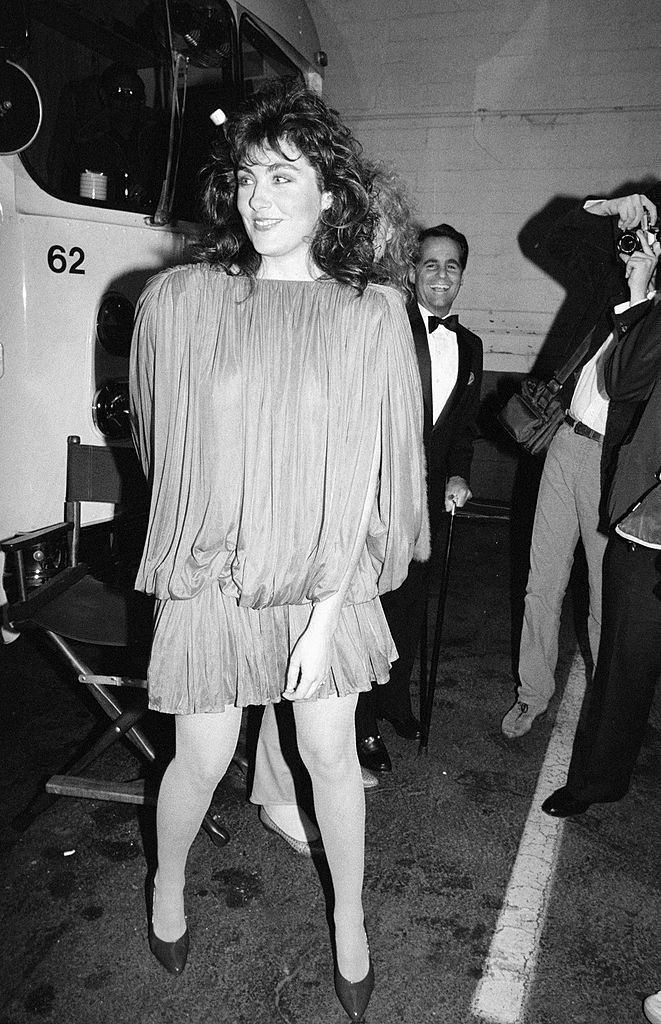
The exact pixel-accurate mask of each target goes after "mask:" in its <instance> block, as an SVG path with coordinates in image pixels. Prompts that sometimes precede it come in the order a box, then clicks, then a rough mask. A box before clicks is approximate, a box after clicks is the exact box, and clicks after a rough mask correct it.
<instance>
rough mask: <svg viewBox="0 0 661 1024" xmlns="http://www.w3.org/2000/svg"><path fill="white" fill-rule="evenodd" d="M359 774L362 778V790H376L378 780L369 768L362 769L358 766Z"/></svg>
mask: <svg viewBox="0 0 661 1024" xmlns="http://www.w3.org/2000/svg"><path fill="white" fill-rule="evenodd" d="M360 774H361V775H362V777H363V789H376V788H377V786H378V785H379V780H378V778H377V776H376V774H375V773H374V772H371V771H370V770H369V768H363V766H362V764H361V766H360Z"/></svg>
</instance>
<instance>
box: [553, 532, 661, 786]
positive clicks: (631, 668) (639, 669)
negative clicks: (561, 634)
mask: <svg viewBox="0 0 661 1024" xmlns="http://www.w3.org/2000/svg"><path fill="white" fill-rule="evenodd" d="M603 586H604V598H603V610H602V624H601V642H600V646H599V657H598V659H597V667H596V669H595V673H594V678H593V681H592V685H591V687H590V689H589V691H588V704H587V708H586V712H585V713H584V715H583V718H582V721H581V722H580V723H579V728H578V731H577V733H576V738H575V740H574V747H573V750H572V758H571V764H570V766H569V773H568V776H567V788H568V789H569V791H570V792H571V794H572V795H573V796H574V797H576V798H577V799H579V800H589V801H595V802H599V800H618V799H619V798H620V797H622V796H624V794H625V793H626V792H627V791H628V789H629V785H630V781H631V774H632V772H633V769H634V767H635V764H636V761H637V759H638V755H639V753H640V748H641V746H642V742H643V737H644V735H645V727H646V725H647V719H648V717H649V713H650V708H651V706H652V701H653V699H654V691H655V688H656V685H657V682H658V681H659V678H660V677H661V551H658V550H656V549H654V548H646V547H643V546H642V545H635V546H634V545H632V544H630V543H628V542H627V541H625V540H623V539H622V538H621V537H619V536H618V535H617V534H613V535H612V536H611V538H610V540H609V542H608V546H607V548H606V554H605V556H604V571H603Z"/></svg>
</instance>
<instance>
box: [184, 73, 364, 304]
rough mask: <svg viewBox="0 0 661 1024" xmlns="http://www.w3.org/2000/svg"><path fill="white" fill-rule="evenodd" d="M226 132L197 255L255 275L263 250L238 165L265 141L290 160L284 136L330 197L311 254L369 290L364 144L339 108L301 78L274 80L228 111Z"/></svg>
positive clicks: (212, 169) (329, 270)
mask: <svg viewBox="0 0 661 1024" xmlns="http://www.w3.org/2000/svg"><path fill="white" fill-rule="evenodd" d="M223 134H224V138H223V139H220V140H219V142H218V144H217V146H216V148H215V151H214V153H213V157H212V161H211V163H210V164H209V166H208V167H207V168H206V169H205V172H204V184H203V192H202V204H203V210H204V220H205V232H204V234H203V236H202V238H201V241H200V243H199V245H197V246H195V247H194V250H193V253H192V255H193V258H194V259H197V260H199V261H204V262H208V263H217V264H220V265H222V266H223V267H224V268H225V270H226V271H227V273H230V274H246V275H248V276H250V277H254V276H255V274H256V273H257V271H258V269H259V266H260V264H261V256H260V255H259V253H258V252H256V250H255V249H254V247H253V245H252V243H251V241H250V239H249V238H248V235H247V234H246V231H245V229H244V227H243V222H242V220H241V217H240V215H239V213H238V210H237V206H236V171H237V168H238V167H239V166H240V165H241V164H243V163H249V162H250V161H251V160H254V158H255V155H256V154H258V153H259V151H260V150H261V149H264V148H265V147H267V148H269V149H272V150H274V151H275V152H277V153H280V154H281V155H282V156H283V157H284V158H285V159H287V155H286V154H285V153H283V151H282V145H283V143H284V144H286V145H287V147H288V148H290V149H293V150H296V152H297V153H300V154H302V155H303V156H305V157H306V158H307V160H309V162H310V164H311V166H312V167H313V168H314V170H315V172H316V174H317V180H318V182H319V187H320V189H321V190H322V191H326V192H329V193H330V194H331V196H332V203H331V205H330V206H329V207H328V209H326V210H323V211H322V213H321V215H320V217H319V221H318V223H317V227H316V230H315V234H314V237H313V239H312V242H311V245H310V256H311V258H312V260H313V261H314V263H315V264H316V265H317V266H318V267H319V269H320V270H322V271H323V273H324V274H327V275H328V276H329V277H332V278H334V279H335V280H336V281H340V282H342V283H345V284H349V285H351V286H352V287H354V288H356V289H357V291H358V292H362V291H364V289H365V286H366V285H367V282H368V280H369V279H370V273H371V269H372V262H373V258H374V250H373V246H372V235H373V231H374V215H373V211H372V208H371V205H370V197H369V194H368V190H367V185H366V180H365V179H366V172H365V168H364V165H363V161H362V158H361V147H360V144H359V143H358V142H357V141H356V139H355V138H354V137H353V135H352V134H351V131H350V130H349V128H347V127H346V125H344V124H343V123H342V121H341V120H340V118H339V115H338V114H337V112H336V111H334V110H332V109H331V108H329V107H328V106H326V104H325V103H324V101H323V100H322V99H321V97H320V96H318V95H317V94H316V93H315V92H312V91H311V90H309V89H307V88H306V87H305V86H304V85H302V84H300V83H298V82H296V83H291V82H290V83H284V82H274V83H273V84H272V85H270V86H269V87H267V88H266V89H264V90H263V91H261V92H259V93H256V94H255V95H254V96H251V97H250V98H249V99H247V100H245V101H244V102H243V103H242V104H241V105H240V107H239V108H238V109H237V111H236V113H233V114H231V115H230V116H229V117H228V119H227V121H226V122H225V125H224V133H223Z"/></svg>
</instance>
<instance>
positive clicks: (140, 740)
mask: <svg viewBox="0 0 661 1024" xmlns="http://www.w3.org/2000/svg"><path fill="white" fill-rule="evenodd" d="M83 502H106V503H110V504H113V505H114V506H115V515H114V516H113V518H112V519H111V521H110V522H109V523H106V524H103V525H102V526H94V527H86V528H82V529H81V504H82V503H83ZM147 508H148V499H147V489H146V485H145V481H144V477H143V475H142V470H141V468H140V465H139V462H138V460H137V457H136V455H135V453H134V451H133V449H131V448H120V447H113V448H108V447H101V446H98V445H84V444H81V443H80V438H79V437H75V436H73V437H69V438H68V439H67V473H66V495H65V520H64V522H62V523H57V524H56V525H54V526H49V527H46V528H45V529H43V530H36V531H33V532H31V533H26V534H19V535H18V536H15V537H10V538H8V539H7V540H4V541H1V542H0V548H1V549H2V550H3V551H4V553H5V557H6V589H7V591H8V596H9V603H8V604H7V605H6V606H5V607H4V609H3V611H4V619H5V623H6V625H7V627H8V628H10V629H11V630H14V631H16V632H23V631H27V630H29V631H33V632H37V633H39V634H41V635H42V636H43V637H44V638H45V639H46V641H47V643H48V644H49V645H50V646H51V647H52V648H54V649H55V650H56V651H57V652H58V653H59V654H60V655H61V656H62V657H63V658H64V660H65V661H66V663H67V664H68V665H69V667H70V668H71V669H72V671H73V672H74V674H75V675H76V677H77V679H78V681H79V682H80V683H82V684H83V685H85V686H86V687H87V689H88V691H89V693H90V694H91V695H92V696H93V697H94V698H95V700H96V701H97V702H98V703H99V705H100V706H101V707H102V708H103V710H104V711H105V713H106V714H107V715H108V717H109V718H110V719H111V724H110V725H109V726H108V728H107V729H106V730H105V732H104V733H103V735H102V736H101V737H100V739H99V740H98V741H97V742H96V743H94V744H93V745H92V747H91V748H90V749H88V750H86V751H85V753H83V754H81V756H80V757H79V758H78V759H77V760H76V762H75V764H73V765H71V766H70V767H69V768H68V770H67V771H66V773H64V774H59V775H53V776H52V777H51V778H50V779H49V780H48V782H47V783H46V792H47V793H48V794H51V797H50V798H44V797H43V795H42V797H41V798H38V799H37V800H36V801H35V802H34V804H33V807H32V813H31V815H30V816H29V820H27V818H28V816H27V815H26V816H25V818H24V821H23V825H24V827H27V824H29V822H30V821H31V820H33V819H34V817H36V815H37V814H38V813H40V811H41V810H43V809H45V807H46V806H48V805H49V804H50V803H51V802H52V798H53V797H54V796H71V797H87V798H91V799H95V800H112V801H118V802H120V803H131V804H153V803H154V802H155V799H156V792H155V789H154V787H151V786H150V785H148V784H147V782H146V780H145V779H144V778H140V779H137V780H132V781H129V782H114V781H105V780H100V779H96V778H90V777H87V776H85V775H84V774H81V773H82V772H84V771H85V769H86V768H88V766H89V765H91V764H92V762H94V761H96V760H97V758H98V757H99V756H100V755H101V754H102V753H103V752H104V751H105V750H107V749H108V747H110V746H111V744H113V743H114V742H116V741H117V740H118V739H120V738H121V737H125V738H126V739H127V740H129V741H130V742H131V743H132V744H133V746H134V747H135V749H136V750H137V751H138V753H139V754H140V755H141V756H142V758H144V759H145V760H146V761H147V762H149V763H153V762H155V761H156V751H155V749H154V747H153V746H152V744H151V742H150V740H149V739H148V738H147V736H146V735H145V733H144V731H143V730H142V729H141V728H140V725H139V723H140V720H141V719H142V717H143V716H144V714H145V713H146V710H147V707H146V701H144V700H143V701H141V702H140V705H139V706H135V701H133V702H132V704H133V706H126V707H122V705H121V704H120V700H119V696H120V695H121V690H122V688H125V687H130V688H132V689H133V690H134V691H135V689H145V688H146V682H145V679H144V672H145V670H146V664H147V659H148V655H149V646H150V641H151V630H152V601H151V599H150V598H147V597H146V596H145V595H143V594H138V593H137V592H136V591H135V590H133V579H134V570H135V565H136V558H137V557H139V552H140V548H141V545H142V538H143V536H144V526H145V523H146V512H147ZM53 550H56V551H57V552H58V554H56V555H55V556H54V557H52V556H50V555H49V554H48V552H49V551H53ZM62 550H64V552H65V553H64V554H63V555H62V554H61V552H62ZM81 554H85V556H86V557H87V556H90V557H89V561H90V562H93V565H94V568H93V570H92V568H91V566H90V564H87V562H84V561H81V560H80V555H81ZM99 554H100V556H101V557H99ZM49 561H50V562H52V563H55V564H54V565H53V566H51V569H52V571H49V572H44V571H43V566H44V563H46V562H49ZM58 561H59V562H61V563H62V564H61V565H58V564H57V563H58ZM80 645H84V647H82V649H81V646H80ZM90 650H92V651H93V652H94V651H96V652H105V657H106V658H107V656H108V654H110V659H109V660H110V661H111V662H112V661H113V660H114V667H115V670H116V674H111V673H108V672H107V671H102V670H98V668H97V670H95V668H94V667H93V666H92V665H91V664H90V663H89V661H90V659H92V660H95V658H94V657H93V656H92V655H91V654H90V653H88V652H89V651H90ZM133 665H137V666H138V667H139V670H140V671H138V672H134V673H133V674H130V673H129V672H127V666H129V667H132V666H133ZM202 824H203V828H204V829H205V831H206V832H207V833H208V834H209V836H210V837H211V839H212V840H213V842H214V843H215V844H216V845H218V846H224V845H225V844H226V843H227V842H229V833H228V832H227V831H226V830H225V829H224V828H223V827H221V826H220V825H219V824H218V823H217V822H216V821H215V819H214V817H213V816H212V815H211V814H210V813H209V812H207V814H206V816H205V818H204V821H203V823H202Z"/></svg>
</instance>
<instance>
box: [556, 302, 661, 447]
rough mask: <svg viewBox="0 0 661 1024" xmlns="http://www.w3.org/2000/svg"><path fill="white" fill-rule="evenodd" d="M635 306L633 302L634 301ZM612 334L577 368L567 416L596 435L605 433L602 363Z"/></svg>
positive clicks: (626, 305) (623, 306)
mask: <svg viewBox="0 0 661 1024" xmlns="http://www.w3.org/2000/svg"><path fill="white" fill-rule="evenodd" d="M655 294H656V292H654V291H652V292H649V293H648V295H647V298H648V299H651V298H653V297H654V295H655ZM634 305H636V303H634ZM630 308H631V303H630V302H621V303H620V304H619V305H617V306H615V309H614V311H615V313H623V312H624V311H625V309H630ZM613 341H614V335H613V334H612V333H611V334H609V335H608V337H607V338H606V341H605V342H604V343H603V345H602V346H601V348H599V349H598V350H597V352H595V354H594V355H593V356H592V359H590V360H589V362H587V363H586V364H585V366H584V367H583V369H582V370H581V373H580V376H579V378H578V381H577V382H576V387H575V388H574V394H573V395H572V400H571V405H570V406H569V415H570V416H573V417H574V419H575V420H580V421H581V423H585V425H586V427H590V429H591V430H596V431H597V433H598V434H604V433H605V432H606V417H607V416H608V393H607V391H606V384H605V382H604V364H605V362H606V356H607V355H608V352H609V350H610V348H611V346H612V344H613Z"/></svg>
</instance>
